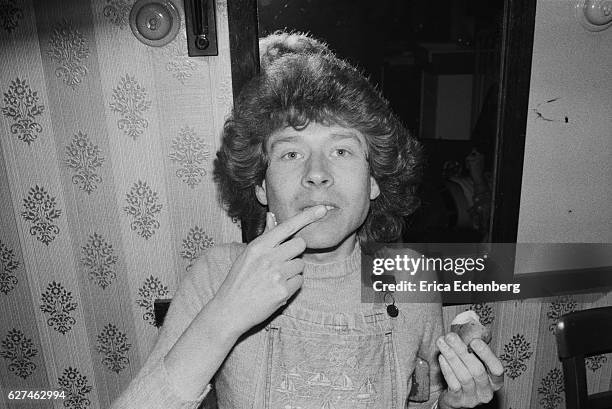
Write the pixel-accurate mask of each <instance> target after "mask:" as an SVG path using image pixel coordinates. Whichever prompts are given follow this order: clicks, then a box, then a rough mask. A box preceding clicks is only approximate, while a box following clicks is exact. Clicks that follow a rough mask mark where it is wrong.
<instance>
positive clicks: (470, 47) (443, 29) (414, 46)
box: [258, 0, 504, 242]
mask: <svg viewBox="0 0 612 409" xmlns="http://www.w3.org/2000/svg"><path fill="white" fill-rule="evenodd" d="M503 5H504V2H503V0H440V1H436V2H422V1H420V2H417V1H405V0H380V1H376V2H366V1H362V0H334V1H329V0H291V1H290V2H289V1H286V0H258V18H259V22H258V23H259V36H260V37H261V36H265V35H267V34H269V33H271V32H274V31H275V30H278V29H288V30H296V31H306V32H310V33H312V34H313V35H314V36H315V37H317V38H320V39H323V40H324V41H326V42H327V43H328V44H329V46H330V47H331V48H332V49H333V50H334V51H336V53H337V54H338V55H339V56H342V57H343V58H346V59H348V60H349V61H350V62H352V63H353V64H356V65H357V66H359V67H360V68H361V69H362V70H363V71H364V72H365V73H366V74H367V75H368V76H369V77H370V80H371V81H372V82H374V83H375V84H376V85H377V86H378V87H379V89H380V90H381V91H382V93H383V95H384V96H385V97H386V98H387V99H388V100H389V102H390V104H391V106H392V108H393V110H394V112H395V113H396V114H397V115H398V117H399V118H400V119H401V120H402V121H403V122H404V124H405V125H406V126H407V127H408V128H409V129H410V130H411V131H412V132H413V134H414V135H416V136H417V137H418V139H419V140H420V141H421V142H422V143H423V145H424V147H425V151H426V156H427V163H426V167H425V171H424V178H423V184H422V189H421V198H422V206H421V207H420V209H419V210H418V211H417V212H416V213H415V214H414V215H412V216H411V217H410V218H409V219H407V220H406V224H407V228H406V229H405V233H404V236H403V241H405V242H410V241H412V242H478V241H488V240H489V234H490V216H491V200H492V194H491V192H492V186H493V167H494V164H495V157H494V155H495V153H494V152H495V137H496V129H497V101H498V95H499V85H498V84H499V71H500V67H499V61H500V56H499V54H500V48H501V29H502V28H501V26H502V17H503Z"/></svg>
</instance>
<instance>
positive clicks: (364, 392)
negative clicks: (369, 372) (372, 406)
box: [357, 377, 376, 400]
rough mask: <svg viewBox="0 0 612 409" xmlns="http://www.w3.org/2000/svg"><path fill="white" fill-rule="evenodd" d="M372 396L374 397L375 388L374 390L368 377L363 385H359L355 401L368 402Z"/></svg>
mask: <svg viewBox="0 0 612 409" xmlns="http://www.w3.org/2000/svg"><path fill="white" fill-rule="evenodd" d="M374 395H376V388H374V383H373V382H372V379H371V378H370V377H368V378H367V379H366V381H365V382H364V383H363V385H361V387H360V388H359V391H358V392H357V399H360V400H368V399H372V398H374Z"/></svg>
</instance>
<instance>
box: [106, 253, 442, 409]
mask: <svg viewBox="0 0 612 409" xmlns="http://www.w3.org/2000/svg"><path fill="white" fill-rule="evenodd" d="M245 248H246V245H245V244H242V243H230V244H225V245H219V246H216V247H213V248H211V249H208V250H207V251H206V252H205V253H204V254H203V255H202V256H201V257H200V258H199V259H198V260H197V261H196V262H195V263H194V264H193V265H192V266H190V268H188V273H187V274H186V275H185V277H184V278H183V280H182V281H181V284H180V285H179V288H178V289H177V291H176V293H175V294H174V297H173V300H172V303H171V306H170V309H169V311H168V313H167V315H166V318H165V320H164V325H163V327H162V328H161V330H160V334H159V337H158V340H157V342H156V344H155V346H154V348H153V350H152V351H151V353H150V355H149V357H148V358H147V361H146V362H145V364H144V365H143V367H142V368H141V370H140V371H139V373H138V374H137V376H136V377H135V378H134V379H133V380H132V382H131V383H130V384H129V385H128V387H127V389H126V390H125V391H124V392H123V393H122V394H121V396H120V397H119V398H118V399H117V400H116V401H115V402H114V403H113V405H112V409H123V408H126V409H127V408H130V409H135V408H147V409H155V408H160V409H161V408H164V409H174V408H177V409H178V408H181V409H186V408H189V409H195V408H197V407H199V405H200V404H201V402H202V401H203V400H204V399H205V398H206V396H207V395H208V393H209V391H210V389H211V387H210V385H202V391H201V394H200V395H199V396H198V397H197V398H196V399H185V398H184V397H182V396H180V393H179V392H178V390H180V388H178V387H177V385H173V384H172V381H171V379H169V376H168V374H167V372H166V369H165V367H164V364H163V360H164V357H165V355H166V354H167V353H168V351H169V350H170V349H171V348H172V346H173V345H174V344H175V343H176V341H177V340H178V338H179V337H180V336H181V334H182V333H183V332H184V331H185V329H186V328H187V327H188V326H189V324H190V323H191V321H192V320H193V319H194V318H195V317H196V315H197V314H198V313H199V312H200V310H201V309H202V308H203V307H204V306H205V305H206V303H207V302H208V301H209V300H210V299H212V297H214V295H215V293H216V292H217V290H218V289H219V287H220V286H221V284H222V283H223V280H224V279H225V277H226V275H227V273H228V272H229V270H230V269H231V266H232V265H233V263H234V261H235V260H236V258H237V257H238V256H239V255H240V254H241V253H242V252H243V251H244V249H245ZM303 276H304V282H303V285H302V287H301V288H300V290H298V292H297V293H296V295H295V296H294V297H293V298H292V299H290V300H289V302H288V304H287V306H286V308H285V309H284V311H283V313H282V315H283V316H284V315H286V316H287V317H288V318H287V319H293V320H294V321H296V322H298V323H299V322H300V320H301V319H303V317H307V318H308V319H311V318H312V319H313V320H314V321H317V320H319V321H321V322H331V323H333V324H342V325H347V328H350V329H357V330H363V329H364V328H367V327H368V325H370V324H364V322H365V321H367V320H368V319H370V317H383V318H380V319H379V318H376V319H375V321H380V322H379V323H376V324H375V326H380V327H381V328H382V327H385V328H387V329H392V332H393V335H392V337H393V342H392V343H393V345H394V353H393V359H392V360H391V363H390V364H391V365H392V366H393V367H394V368H393V369H394V380H396V382H395V384H396V386H395V389H396V390H397V391H396V392H395V391H394V394H397V395H398V396H397V401H398V405H397V407H398V408H400V407H401V408H404V405H403V402H405V401H406V399H407V396H408V393H409V392H410V384H411V382H410V379H411V375H412V372H413V371H414V369H415V362H416V357H417V355H418V356H419V357H420V358H422V359H423V360H425V361H426V362H428V363H429V369H430V371H429V381H430V397H429V399H428V400H427V401H426V402H424V403H414V402H409V404H408V406H407V407H409V408H424V409H425V408H431V407H432V406H433V404H434V402H435V400H436V399H437V396H438V394H439V392H440V390H441V389H442V378H441V372H440V368H439V365H438V362H437V353H438V351H437V348H436V346H435V341H436V339H437V337H438V336H440V335H442V309H441V305H440V304H416V303H407V304H401V305H399V307H400V308H399V310H400V315H399V316H398V317H397V318H396V319H395V318H394V319H390V318H389V317H388V316H387V315H386V314H384V313H383V312H384V310H383V309H380V308H379V309H378V310H375V309H374V308H373V305H372V304H371V303H363V302H362V299H361V249H360V246H359V245H358V244H357V245H356V246H355V248H354V250H353V251H352V253H351V254H350V255H349V257H347V258H346V259H344V260H340V261H337V262H331V263H324V264H316V263H311V262H306V263H305V268H304V272H303ZM379 307H380V306H379ZM294 317H297V318H294ZM283 318H284V317H283ZM228 319H231V318H230V317H228ZM282 325H283V324H281V327H282ZM316 328H318V327H316V326H315V332H318V330H317V329H316ZM281 331H282V328H281ZM268 344H269V339H268V331H267V328H266V329H264V326H263V325H262V326H261V328H260V329H259V330H254V331H249V332H248V333H247V334H245V335H244V336H243V337H241V338H240V339H239V341H238V342H237V344H236V345H235V346H234V348H233V349H232V350H231V352H230V354H229V355H228V357H227V358H226V360H225V361H224V363H223V364H222V366H221V367H220V368H219V370H218V372H217V374H216V375H215V377H214V380H213V383H214V385H215V390H216V397H217V401H218V407H219V409H246V408H249V409H250V408H255V409H260V408H265V409H268V408H269V407H270V408H272V407H276V406H273V405H271V404H269V403H267V402H265V399H264V398H263V396H264V395H266V393H267V392H266V388H268V389H269V385H267V386H266V381H265V379H266V377H267V376H269V375H268V374H267V372H266V371H269V366H270V364H269V362H266V361H265V359H264V356H265V355H266V354H267V353H269V351H268V349H267V348H268ZM330 365H331V364H330ZM400 404H401V406H400ZM213 407H214V406H213ZM279 407H280V406H279ZM384 409H387V408H384Z"/></svg>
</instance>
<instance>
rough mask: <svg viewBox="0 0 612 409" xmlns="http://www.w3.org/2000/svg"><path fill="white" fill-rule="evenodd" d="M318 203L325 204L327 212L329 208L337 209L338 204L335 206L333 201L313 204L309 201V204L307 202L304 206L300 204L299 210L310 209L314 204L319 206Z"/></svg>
mask: <svg viewBox="0 0 612 409" xmlns="http://www.w3.org/2000/svg"><path fill="white" fill-rule="evenodd" d="M319 205H323V206H325V208H326V209H327V211H328V212H329V211H330V210H335V209H338V206H336V205H335V204H333V203H313V204H310V203H309V204H307V205H305V206H302V207H301V208H300V211H304V210H306V209H310V208H311V207H315V206H319Z"/></svg>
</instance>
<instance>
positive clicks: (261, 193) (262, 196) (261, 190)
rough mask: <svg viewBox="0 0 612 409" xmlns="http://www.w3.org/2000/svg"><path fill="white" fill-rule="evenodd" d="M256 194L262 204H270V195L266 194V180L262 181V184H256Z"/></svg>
mask: <svg viewBox="0 0 612 409" xmlns="http://www.w3.org/2000/svg"><path fill="white" fill-rule="evenodd" d="M255 196H257V200H258V201H259V203H260V204H261V205H262V206H267V205H268V195H267V194H266V181H265V180H264V181H262V182H261V186H259V185H257V186H255Z"/></svg>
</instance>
